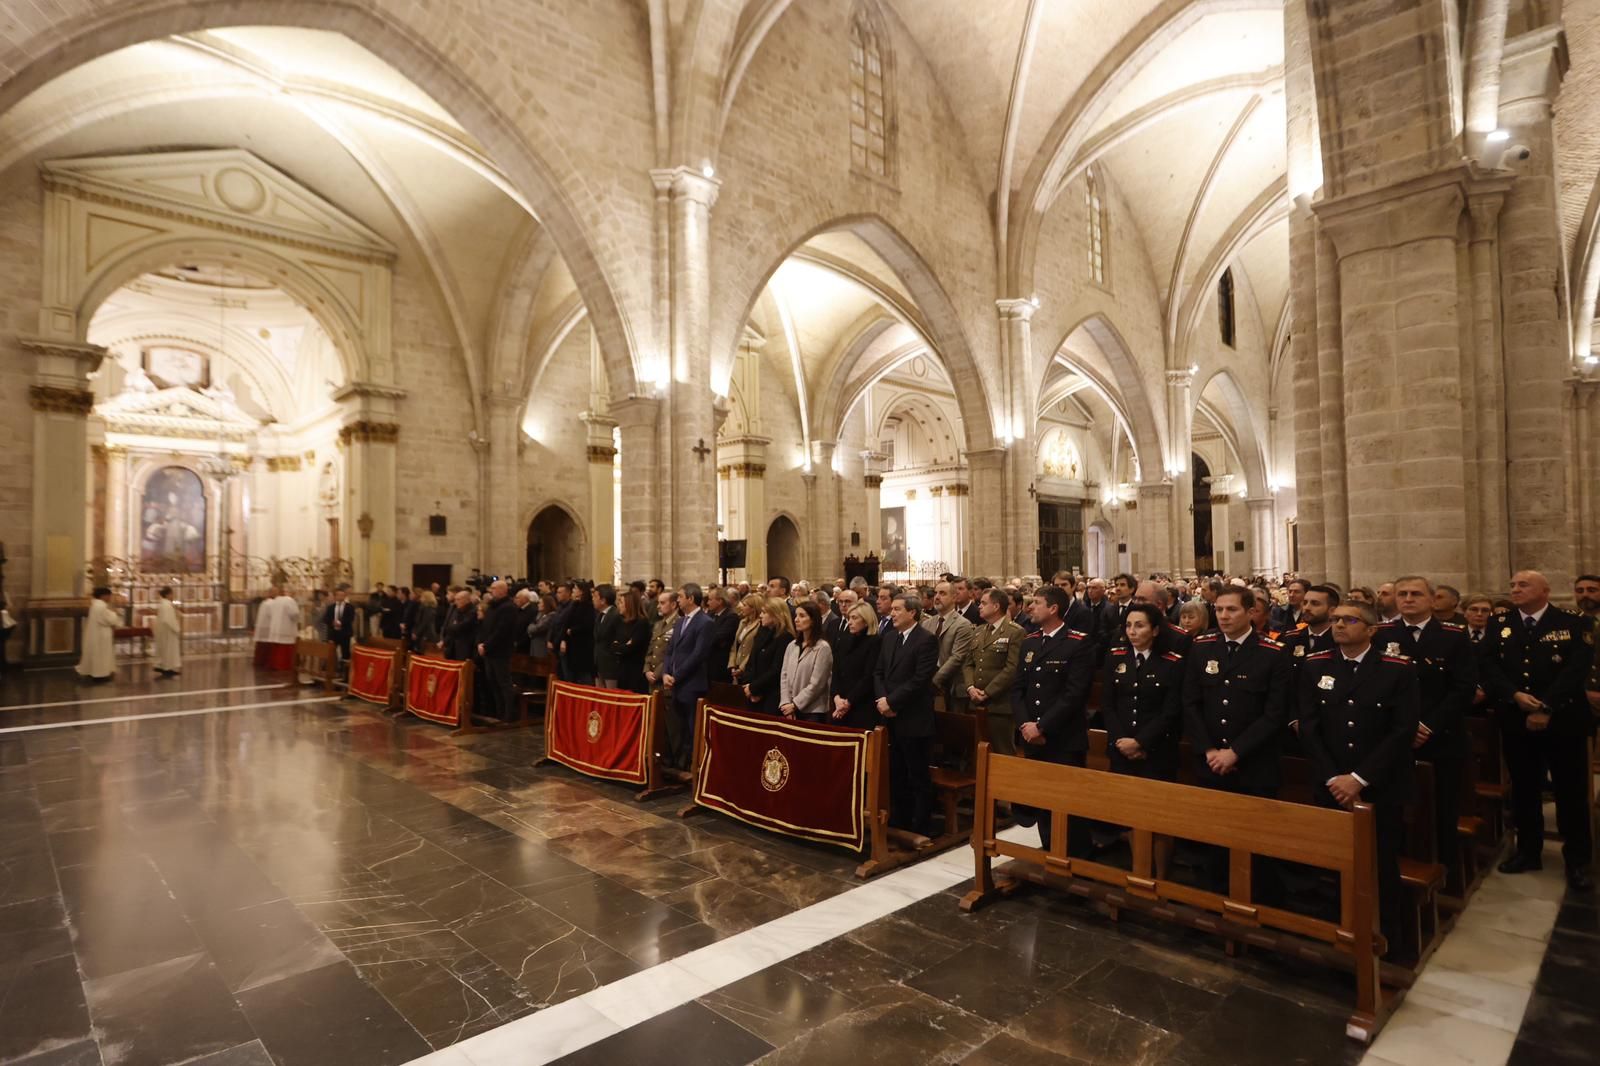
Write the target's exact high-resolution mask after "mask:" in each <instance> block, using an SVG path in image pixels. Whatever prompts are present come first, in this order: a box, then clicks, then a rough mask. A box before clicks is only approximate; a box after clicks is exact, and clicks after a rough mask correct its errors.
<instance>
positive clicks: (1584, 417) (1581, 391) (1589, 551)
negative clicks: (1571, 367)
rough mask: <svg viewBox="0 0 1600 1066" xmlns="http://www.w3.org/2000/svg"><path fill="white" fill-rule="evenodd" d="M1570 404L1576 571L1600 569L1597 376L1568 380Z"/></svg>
mask: <svg viewBox="0 0 1600 1066" xmlns="http://www.w3.org/2000/svg"><path fill="white" fill-rule="evenodd" d="M1568 397H1569V402H1570V403H1571V406H1572V414H1571V415H1570V416H1569V419H1568V421H1569V424H1570V425H1571V426H1572V432H1573V441H1572V456H1573V459H1572V468H1571V469H1572V478H1571V482H1572V493H1573V497H1574V500H1575V503H1576V512H1577V513H1576V517H1577V527H1578V542H1577V570H1578V572H1579V573H1590V574H1592V573H1594V572H1595V571H1596V570H1600V378H1593V377H1590V378H1581V379H1578V378H1575V379H1573V380H1572V381H1571V382H1569V383H1568Z"/></svg>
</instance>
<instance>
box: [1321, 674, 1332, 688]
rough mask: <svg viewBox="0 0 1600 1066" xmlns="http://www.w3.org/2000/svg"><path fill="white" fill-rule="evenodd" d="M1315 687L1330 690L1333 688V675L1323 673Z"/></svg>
mask: <svg viewBox="0 0 1600 1066" xmlns="http://www.w3.org/2000/svg"><path fill="white" fill-rule="evenodd" d="M1317 687H1318V688H1320V689H1321V690H1322V691H1324V692H1329V691H1331V690H1332V689H1333V675H1332V674H1323V675H1322V679H1321V680H1320V681H1318V682H1317Z"/></svg>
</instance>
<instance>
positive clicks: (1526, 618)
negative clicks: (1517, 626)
mask: <svg viewBox="0 0 1600 1066" xmlns="http://www.w3.org/2000/svg"><path fill="white" fill-rule="evenodd" d="M1522 624H1523V625H1525V626H1527V627H1528V628H1529V629H1532V628H1533V627H1534V626H1536V625H1538V624H1539V623H1538V622H1537V621H1535V620H1534V617H1533V615H1531V614H1525V615H1523V616H1522Z"/></svg>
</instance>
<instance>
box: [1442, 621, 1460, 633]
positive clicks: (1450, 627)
mask: <svg viewBox="0 0 1600 1066" xmlns="http://www.w3.org/2000/svg"><path fill="white" fill-rule="evenodd" d="M1439 628H1440V629H1443V630H1446V631H1448V632H1451V633H1465V632H1466V631H1467V627H1466V626H1464V625H1462V624H1461V623H1460V622H1440V623H1439Z"/></svg>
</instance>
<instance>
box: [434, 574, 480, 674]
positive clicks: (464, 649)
mask: <svg viewBox="0 0 1600 1066" xmlns="http://www.w3.org/2000/svg"><path fill="white" fill-rule="evenodd" d="M439 643H440V645H441V646H442V647H443V648H444V657H445V658H446V659H453V660H455V661H456V662H466V661H468V660H470V659H472V658H473V657H474V656H475V655H476V654H477V651H478V607H477V605H476V604H474V603H473V602H472V593H470V592H468V591H467V590H466V589H460V590H458V591H457V592H456V600H455V602H454V603H452V604H451V605H450V612H449V613H448V614H446V615H445V619H444V626H443V627H442V628H441V629H440V631H439Z"/></svg>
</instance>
